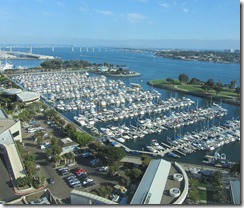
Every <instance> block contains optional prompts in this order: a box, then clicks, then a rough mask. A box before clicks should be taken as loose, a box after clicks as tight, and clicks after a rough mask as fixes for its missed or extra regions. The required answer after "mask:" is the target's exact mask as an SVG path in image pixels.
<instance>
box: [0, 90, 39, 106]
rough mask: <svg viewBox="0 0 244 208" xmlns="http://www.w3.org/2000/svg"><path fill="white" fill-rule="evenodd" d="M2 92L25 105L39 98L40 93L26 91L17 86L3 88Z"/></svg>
mask: <svg viewBox="0 0 244 208" xmlns="http://www.w3.org/2000/svg"><path fill="white" fill-rule="evenodd" d="M2 94H3V95H4V96H8V97H10V98H13V99H16V100H18V101H20V102H23V103H25V104H27V105H28V104H31V103H33V102H37V101H39V100H40V95H39V94H38V93H35V92H26V91H22V90H21V89H18V88H9V89H3V90H2Z"/></svg>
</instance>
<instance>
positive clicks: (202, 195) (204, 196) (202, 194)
mask: <svg viewBox="0 0 244 208" xmlns="http://www.w3.org/2000/svg"><path fill="white" fill-rule="evenodd" d="M199 198H200V200H205V201H207V191H206V190H199Z"/></svg>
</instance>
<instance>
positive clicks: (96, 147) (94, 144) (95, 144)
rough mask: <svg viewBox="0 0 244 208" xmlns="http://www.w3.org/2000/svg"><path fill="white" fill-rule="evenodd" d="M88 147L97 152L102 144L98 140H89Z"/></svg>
mask: <svg viewBox="0 0 244 208" xmlns="http://www.w3.org/2000/svg"><path fill="white" fill-rule="evenodd" d="M88 147H89V149H90V150H93V151H94V152H97V151H98V150H99V149H100V148H101V147H102V144H101V143H100V142H90V143H89V144H88Z"/></svg>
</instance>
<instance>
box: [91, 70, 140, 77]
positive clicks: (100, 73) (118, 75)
mask: <svg viewBox="0 0 244 208" xmlns="http://www.w3.org/2000/svg"><path fill="white" fill-rule="evenodd" d="M88 72H91V73H94V74H99V75H104V76H110V77H138V76H141V73H139V72H135V73H133V74H109V73H103V72H97V71H92V70H90V71H89V70H88Z"/></svg>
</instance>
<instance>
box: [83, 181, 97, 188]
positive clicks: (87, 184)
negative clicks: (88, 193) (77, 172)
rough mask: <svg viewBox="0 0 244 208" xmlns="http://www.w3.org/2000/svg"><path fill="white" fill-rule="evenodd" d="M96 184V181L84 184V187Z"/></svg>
mask: <svg viewBox="0 0 244 208" xmlns="http://www.w3.org/2000/svg"><path fill="white" fill-rule="evenodd" d="M95 184H96V183H95V182H94V181H92V182H88V183H86V184H83V186H84V187H88V186H94V185H95Z"/></svg>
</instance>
